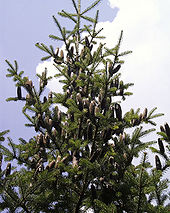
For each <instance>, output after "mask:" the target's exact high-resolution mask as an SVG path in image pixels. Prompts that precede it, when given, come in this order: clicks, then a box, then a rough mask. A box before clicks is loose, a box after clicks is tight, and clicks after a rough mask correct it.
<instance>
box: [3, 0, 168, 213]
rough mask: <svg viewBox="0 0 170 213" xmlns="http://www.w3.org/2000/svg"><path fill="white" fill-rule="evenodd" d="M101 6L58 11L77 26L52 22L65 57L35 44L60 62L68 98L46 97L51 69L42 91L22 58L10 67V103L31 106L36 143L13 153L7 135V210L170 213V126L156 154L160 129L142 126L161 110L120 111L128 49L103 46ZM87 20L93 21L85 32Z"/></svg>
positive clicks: (62, 95) (15, 148) (78, 5)
mask: <svg viewBox="0 0 170 213" xmlns="http://www.w3.org/2000/svg"><path fill="white" fill-rule="evenodd" d="M100 1H101V0H97V1H95V2H94V3H92V4H91V5H90V6H89V7H88V8H86V9H84V10H82V9H81V1H80V0H78V3H76V1H75V0H72V3H73V7H74V10H75V12H74V13H70V12H66V11H64V10H62V12H59V13H58V14H59V15H60V16H62V17H64V18H68V19H69V20H70V21H72V22H73V23H74V28H73V29H72V30H67V29H66V28H65V27H62V26H60V23H59V22H58V20H57V18H56V17H55V16H53V20H54V22H55V24H56V26H57V28H58V30H59V32H60V36H56V35H50V38H52V39H53V40H56V41H62V42H63V44H64V45H65V50H64V51H63V50H62V49H60V48H57V49H56V50H55V48H54V47H53V46H49V47H47V46H46V45H45V44H43V43H37V44H36V46H37V47H38V48H40V49H41V50H43V51H44V52H45V53H46V54H47V55H46V56H45V57H43V58H42V60H48V59H49V58H53V61H54V66H55V67H56V76H55V77H64V80H61V82H62V83H63V93H57V92H56V91H51V92H50V93H49V95H48V97H46V96H44V95H43V92H44V90H45V89H46V85H47V84H48V81H49V80H50V79H51V78H50V77H47V76H48V75H47V74H48V72H50V70H47V69H46V70H44V71H43V72H42V74H41V75H40V74H37V77H38V78H39V85H38V88H37V87H36V85H35V84H34V83H33V82H32V81H31V80H30V79H29V78H28V77H25V76H24V72H23V71H19V68H18V64H17V62H16V61H15V63H14V65H12V64H11V63H10V62H9V61H6V62H7V64H8V65H9V68H8V74H7V77H11V78H13V80H14V81H15V82H16V84H15V85H16V88H17V95H16V97H12V98H9V99H7V101H23V103H24V106H23V110H22V112H23V114H24V115H25V116H26V118H27V119H28V121H29V123H28V124H26V126H28V127H32V128H34V129H35V135H34V136H32V137H31V138H30V140H29V141H26V140H24V139H23V138H19V143H14V142H13V141H12V139H11V138H9V137H8V138H7V141H8V145H9V149H8V148H7V146H6V143H5V142H4V140H5V139H4V134H5V133H7V132H6V131H4V132H2V133H1V134H0V140H1V144H0V149H1V153H0V163H1V164H0V165H2V164H4V165H6V168H5V169H4V170H3V169H2V170H1V173H0V177H1V182H0V183H1V184H0V193H1V199H0V210H1V211H3V210H7V211H8V212H27V213H32V212H37V213H38V212H51V213H52V212H60V213H61V212H74V213H78V212H87V210H91V212H96V213H98V212H103V213H104V212H107V213H109V212H114V213H116V212H118V213H121V212H133V213H134V212H136V213H142V212H153V213H155V212H169V209H168V205H167V206H165V201H166V199H167V198H168V194H166V193H165V190H166V188H167V186H168V180H162V175H163V172H164V171H167V169H168V168H169V166H170V161H169V156H168V155H167V154H166V151H170V146H169V143H170V128H169V126H168V124H165V126H164V127H162V126H161V132H160V133H159V136H160V138H159V139H158V145H159V149H156V148H153V147H151V146H152V145H153V144H154V143H155V142H154V141H149V142H145V143H144V142H143V141H142V137H144V136H147V135H148V134H149V133H151V132H153V131H155V129H154V128H148V129H147V128H144V124H151V125H156V124H155V123H154V121H153V119H154V118H156V117H159V116H161V115H162V114H155V110H156V108H154V109H153V110H151V111H150V112H149V111H148V110H147V109H144V111H143V112H142V113H141V112H140V109H137V110H136V111H135V110H133V109H131V110H130V111H129V112H126V113H125V112H122V108H121V102H122V101H124V100H125V99H126V97H127V96H129V95H131V93H130V92H128V88H129V87H130V86H132V85H133V84H132V83H125V82H123V81H122V80H121V74H120V72H121V66H122V64H123V60H122V57H123V56H124V55H126V54H129V53H130V51H125V52H120V45H121V41H122V35H123V32H121V33H120V37H119V38H118V43H117V44H116V45H115V46H114V47H113V48H108V47H107V44H104V43H102V42H101V43H99V44H98V43H97V42H98V41H101V39H104V37H102V36H101V35H100V34H101V31H102V29H101V30H96V25H97V22H98V14H99V11H97V12H96V16H95V18H91V17H88V16H86V13H87V12H88V11H90V10H91V9H93V8H94V7H95V6H96V5H97V4H99V3H100ZM81 20H83V21H84V20H85V21H87V24H86V25H85V24H84V25H83V26H82V24H81V23H82V22H81ZM83 35H85V36H83ZM23 90H25V91H26V92H27V95H26V96H23V95H22V91H23ZM118 99H119V100H118ZM59 104H60V105H61V106H63V107H64V109H66V110H64V109H63V108H60V107H59ZM145 126H146V125H145ZM129 129H130V130H131V131H130V132H131V133H128V132H129ZM165 143H166V144H167V146H166V150H165V147H164V146H165V145H164V144H165ZM147 148H151V149H152V151H154V152H156V155H155V160H156V168H154V167H153V166H151V164H150V163H149V162H148V159H147V156H148V154H147ZM139 156H142V159H141V163H140V164H139V165H135V164H134V163H133V160H134V158H136V157H139ZM160 156H161V158H162V159H164V160H165V161H164V165H162V163H161V160H160ZM3 159H4V161H6V162H7V164H5V163H4V162H3ZM14 160H15V162H17V166H16V163H14V162H13V161H14ZM14 166H15V167H14ZM154 201H156V203H155V202H154Z"/></svg>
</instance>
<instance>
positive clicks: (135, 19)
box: [0, 0, 170, 141]
mask: <svg viewBox="0 0 170 213" xmlns="http://www.w3.org/2000/svg"><path fill="white" fill-rule="evenodd" d="M91 2H93V1H92V0H84V1H83V0H82V3H83V6H85V5H89V4H90V3H91ZM0 5H1V6H0V29H1V30H0V87H1V89H0V100H1V105H0V109H1V110H0V118H1V120H0V129H1V130H5V129H10V130H11V132H10V133H9V136H10V137H12V138H14V139H15V140H16V141H17V138H19V137H23V138H26V139H27V138H30V136H33V133H34V131H33V130H32V129H29V128H26V127H24V123H25V122H26V119H24V116H23V115H22V114H21V111H22V106H23V103H19V102H17V103H14V102H9V103H7V102H5V99H6V98H8V97H10V96H15V95H16V90H15V87H14V84H13V82H12V80H11V79H7V78H6V77H5V74H6V69H7V65H6V63H5V59H8V60H10V61H11V62H12V61H13V60H14V59H16V60H17V61H18V64H19V67H20V69H21V70H24V71H25V75H26V76H29V77H30V78H31V79H33V80H34V81H35V84H36V83H37V79H36V78H35V74H36V71H37V72H38V71H40V70H41V71H43V70H44V67H45V66H47V64H45V63H42V62H41V61H40V58H41V57H42V56H44V55H43V53H42V52H41V51H40V50H39V49H37V48H36V47H35V43H37V42H43V43H45V44H53V45H54V47H57V46H61V44H60V43H55V42H53V41H52V40H50V39H49V38H48V35H49V34H57V33H58V31H57V28H56V26H55V24H54V23H53V20H52V15H56V17H58V16H57V12H58V11H61V10H62V9H65V10H66V11H70V9H71V8H73V7H72V1H71V0H62V1H57V0H48V1H45V0H36V1H35V0H15V1H12V0H5V1H2V0H0ZM169 8H170V2H169V0H164V1H163V3H162V1H160V0H138V1H136V0H126V1H124V0H103V1H102V3H101V4H100V5H99V6H98V7H97V8H96V9H99V10H100V16H99V24H98V26H99V27H104V31H103V34H104V35H105V36H106V37H107V39H106V43H107V46H114V45H115V44H116V42H117V39H118V36H119V34H120V31H121V30H124V36H123V43H122V50H132V51H133V53H132V54H131V55H129V56H127V57H125V58H124V59H125V64H124V65H123V66H122V77H123V79H124V80H125V81H126V82H133V83H135V86H134V87H133V88H132V91H133V92H134V95H133V96H132V97H130V98H128V99H127V101H125V102H124V104H123V107H124V109H125V111H127V110H129V109H130V108H135V109H137V108H138V107H140V108H141V110H142V111H143V109H144V108H145V107H148V108H149V109H152V108H153V107H155V106H156V107H158V112H163V113H165V116H164V117H162V118H160V119H159V120H157V121H158V123H159V124H163V123H164V122H169V124H170V110H169V106H170V98H169V91H170V84H169V79H170V60H169V57H170V42H169V37H170V26H169V20H170V15H169ZM90 14H91V15H93V16H94V15H95V9H94V10H93V11H92V12H91V13H90ZM59 21H60V23H61V24H62V25H64V26H68V22H66V20H65V19H62V18H60V17H59ZM48 66H49V71H50V69H51V66H52V64H51V63H50V62H49V63H48ZM51 72H53V70H52V69H51ZM59 87H60V86H59V85H58V84H57V85H56V82H55V81H53V82H50V84H49V85H48V88H49V89H56V90H57V89H58V88H59Z"/></svg>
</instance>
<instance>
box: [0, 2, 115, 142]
mask: <svg viewBox="0 0 170 213" xmlns="http://www.w3.org/2000/svg"><path fill="white" fill-rule="evenodd" d="M91 2H93V1H91V0H84V1H82V3H83V6H87V5H89V4H90V3H91ZM71 8H72V9H73V6H72V1H71V0H62V1H58V0H48V1H45V0H36V1H35V0H15V1H12V0H5V1H3V0H0V87H1V89H0V100H1V105H0V109H1V110H0V118H1V119H0V130H5V129H10V134H9V135H10V136H11V137H12V138H16V139H17V138H19V137H24V138H29V137H30V134H32V133H33V131H32V129H29V128H25V127H24V123H25V122H26V120H25V119H24V116H23V115H22V114H21V113H20V112H21V111H22V106H23V103H19V102H16V103H14V102H13V103H12V102H8V103H7V102H6V101H5V99H6V98H8V97H11V96H12V97H14V96H15V95H16V90H15V87H14V84H13V82H12V79H7V78H6V77H5V75H6V73H7V72H6V69H7V65H6V63H5V59H8V60H9V61H10V62H13V61H14V60H15V59H16V60H17V62H18V64H19V68H20V69H21V70H24V71H25V75H26V76H29V77H30V78H31V79H33V80H34V81H35V83H37V79H36V78H35V74H36V66H37V65H38V63H39V62H40V58H41V57H42V56H43V53H42V52H41V51H40V50H39V49H37V48H36V47H35V43H37V42H43V43H45V44H53V45H54V47H55V46H59V45H61V44H59V43H55V42H53V41H52V40H50V39H49V38H48V35H49V34H57V33H58V30H57V28H56V26H55V24H54V22H53V19H52V15H56V17H58V18H59V20H60V23H61V24H62V25H65V26H68V21H66V20H65V19H62V18H61V17H59V16H58V15H57V12H58V11H61V10H62V9H65V10H66V11H69V10H70V9H71ZM98 9H100V14H101V15H100V18H99V20H100V21H106V20H109V21H112V20H113V18H114V14H115V12H114V11H115V10H113V9H111V8H110V7H109V5H108V2H107V1H105V0H104V1H103V2H102V3H101V4H100V5H99V7H98ZM106 11H107V12H106ZM94 12H95V9H94V10H93V12H91V15H95V13H94ZM102 13H104V14H105V15H104V16H102Z"/></svg>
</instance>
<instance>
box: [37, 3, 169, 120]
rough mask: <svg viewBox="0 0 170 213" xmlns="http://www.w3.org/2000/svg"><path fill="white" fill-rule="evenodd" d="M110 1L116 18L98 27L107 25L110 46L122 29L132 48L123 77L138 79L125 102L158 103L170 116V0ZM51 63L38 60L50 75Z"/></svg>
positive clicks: (52, 85) (53, 87) (127, 45)
mask: <svg viewBox="0 0 170 213" xmlns="http://www.w3.org/2000/svg"><path fill="white" fill-rule="evenodd" d="M109 2H110V6H111V7H112V8H114V7H118V8H119V11H118V13H117V16H116V18H115V19H114V20H113V22H109V21H107V22H100V23H99V24H98V27H103V28H104V30H103V31H102V34H104V35H105V36H106V41H105V42H106V43H107V46H108V47H111V46H114V45H115V44H116V42H117V40H118V37H119V35H120V31H121V30H123V31H124V36H123V43H122V50H132V51H133V53H132V54H131V55H130V56H128V57H125V58H124V59H125V64H124V65H123V66H122V77H123V78H124V79H125V81H126V82H134V83H135V86H134V88H133V91H134V96H132V97H131V98H129V101H128V102H126V103H129V104H128V105H129V108H130V107H131V106H133V107H134V108H135V107H136V108H137V107H138V106H139V107H141V108H144V107H145V106H147V107H149V108H152V107H154V106H158V108H159V111H162V112H165V113H166V114H167V116H166V119H168V115H169V117H170V111H169V107H168V105H169V104H170V101H169V98H167V97H169V94H168V91H169V89H170V86H169V79H170V75H169V70H168V69H169V67H170V60H169V57H170V43H169V36H170V29H168V28H167V26H168V20H169V19H170V15H169V12H168V9H167V8H169V6H170V3H169V1H168V0H164V2H163V3H160V1H158V0H109ZM100 15H101V16H102V15H103V14H100ZM52 63H53V62H44V63H43V64H41V65H40V64H39V65H38V67H37V70H40V69H42V67H45V66H47V68H48V70H49V73H50V75H51V73H54V72H56V69H55V68H54V67H53V65H52ZM38 72H39V71H38ZM56 85H57V86H56ZM59 87H60V88H61V86H60V85H59V83H58V80H54V81H51V82H50V83H49V84H48V88H50V89H51V90H56V89H57V90H58V88H59ZM60 91H61V90H60ZM127 100H128V99H127ZM126 106H127V104H126ZM163 120H165V118H164V119H163ZM169 120H170V119H169Z"/></svg>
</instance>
